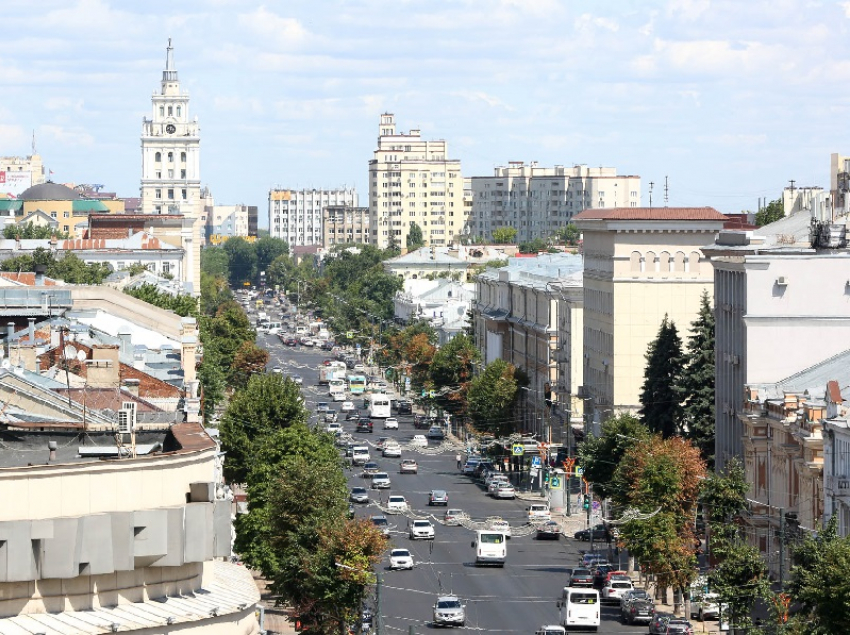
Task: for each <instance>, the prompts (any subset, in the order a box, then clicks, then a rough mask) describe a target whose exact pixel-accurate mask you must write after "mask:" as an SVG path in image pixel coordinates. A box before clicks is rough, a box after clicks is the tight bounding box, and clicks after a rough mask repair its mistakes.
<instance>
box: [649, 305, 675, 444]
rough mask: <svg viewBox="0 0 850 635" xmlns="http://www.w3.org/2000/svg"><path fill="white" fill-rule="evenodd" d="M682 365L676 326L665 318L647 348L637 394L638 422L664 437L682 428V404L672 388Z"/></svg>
mask: <svg viewBox="0 0 850 635" xmlns="http://www.w3.org/2000/svg"><path fill="white" fill-rule="evenodd" d="M683 365H684V362H683V359H682V340H681V339H680V338H679V333H678V331H677V330H676V325H675V324H674V323H673V321H672V320H668V318H667V316H666V315H665V316H664V319H663V320H662V321H661V327H660V328H659V329H658V336H657V337H656V338H655V339H654V340H653V341H652V342H650V343H649V346H648V347H647V353H646V369H645V370H644V380H643V387H642V389H641V394H640V403H641V406H642V407H641V409H640V416H641V419H642V420H643V422H644V423H645V424H646V425H647V427H648V428H649V429H650V430H651V431H653V432H658V433H659V434H661V435H662V436H663V437H664V438H669V437H671V436H673V435H675V434H679V433H680V432H681V429H682V404H681V401H680V399H679V396H678V394H677V393H676V390H675V386H676V383H677V382H678V380H679V378H680V377H681V375H682V368H683Z"/></svg>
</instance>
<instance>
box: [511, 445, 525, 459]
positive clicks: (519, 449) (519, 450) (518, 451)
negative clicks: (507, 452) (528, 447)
mask: <svg viewBox="0 0 850 635" xmlns="http://www.w3.org/2000/svg"><path fill="white" fill-rule="evenodd" d="M511 453H512V454H513V455H514V456H522V455H523V454H525V448H524V447H523V445H522V443H514V445H513V447H512V448H511Z"/></svg>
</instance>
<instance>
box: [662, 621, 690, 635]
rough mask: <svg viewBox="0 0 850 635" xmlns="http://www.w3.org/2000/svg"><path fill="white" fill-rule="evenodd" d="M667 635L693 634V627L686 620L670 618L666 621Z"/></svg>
mask: <svg viewBox="0 0 850 635" xmlns="http://www.w3.org/2000/svg"><path fill="white" fill-rule="evenodd" d="M667 635H694V627H693V625H691V623H690V622H689V621H687V620H681V619H672V620H670V621H669V622H667Z"/></svg>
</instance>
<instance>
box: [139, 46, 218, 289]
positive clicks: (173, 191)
mask: <svg viewBox="0 0 850 635" xmlns="http://www.w3.org/2000/svg"><path fill="white" fill-rule="evenodd" d="M151 105H152V110H151V115H152V116H151V117H150V118H147V117H143V118H142V182H141V198H142V213H143V214H180V215H182V216H184V217H185V219H186V220H187V221H191V223H186V228H185V229H184V234H186V236H185V237H184V240H183V243H184V244H183V247H184V249H186V251H187V254H186V255H187V259H188V261H189V263H190V265H189V270H188V271H187V275H186V281H187V282H191V283H192V284H193V291H194V293H195V294H196V295H197V294H199V293H200V248H201V240H200V237H201V235H202V232H203V220H202V216H203V210H204V206H203V201H202V200H201V162H200V154H201V153H200V149H201V137H200V127H199V126H198V119H197V117H195V118H194V119H190V118H189V94H188V93H187V92H186V91H182V90H180V80H179V79H178V78H177V69H176V68H175V67H174V49H173V48H172V46H171V38H169V39H168V48H167V49H166V55H165V70H164V71H162V84H161V88H160V91H159V92H156V91H154V93H153V97H152V98H151ZM190 252H191V253H190Z"/></svg>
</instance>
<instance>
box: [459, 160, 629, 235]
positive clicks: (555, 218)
mask: <svg viewBox="0 0 850 635" xmlns="http://www.w3.org/2000/svg"><path fill="white" fill-rule="evenodd" d="M471 190H472V207H471V214H470V217H469V226H470V233H471V234H472V235H473V236H480V237H483V238H485V239H492V237H493V230H494V229H498V228H500V227H511V228H514V229H516V231H517V238H516V239H517V241H518V242H522V241H527V240H533V239H536V238H541V239H544V240H545V239H547V238H549V237H550V236H552V235H553V234H554V233H555V232H557V231H558V230H559V229H561V228H563V227H566V226H567V225H568V224H569V222H570V221H571V220H572V218H573V216H575V215H576V214H578V213H579V212H581V211H582V210H585V209H596V208H607V207H638V206H639V205H640V177H639V176H623V175H618V174H617V170H616V168H602V167H600V168H589V167H587V166H586V165H576V166H573V167H571V168H566V167H564V166H560V165H557V166H555V167H553V168H544V167H539V166H538V165H537V163H536V162H532V163H531V164H529V165H525V164H524V163H523V162H522V161H512V162H510V163H509V164H508V165H507V166H503V167H497V168H496V169H495V173H494V175H493V176H474V177H472V178H471Z"/></svg>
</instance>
